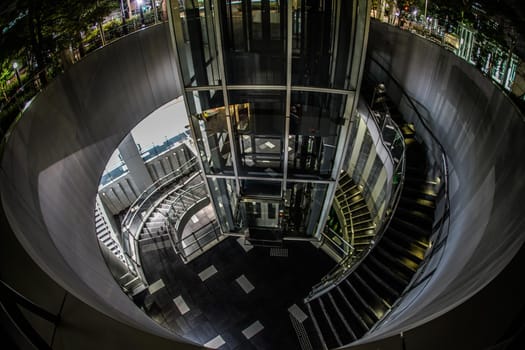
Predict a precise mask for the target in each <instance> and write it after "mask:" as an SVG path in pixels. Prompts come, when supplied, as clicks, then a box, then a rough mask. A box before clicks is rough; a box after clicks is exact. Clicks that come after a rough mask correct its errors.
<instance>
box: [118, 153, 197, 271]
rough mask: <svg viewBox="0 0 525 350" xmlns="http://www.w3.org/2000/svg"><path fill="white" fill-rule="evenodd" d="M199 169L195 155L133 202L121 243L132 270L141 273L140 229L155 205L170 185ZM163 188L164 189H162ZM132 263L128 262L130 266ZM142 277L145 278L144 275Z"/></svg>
mask: <svg viewBox="0 0 525 350" xmlns="http://www.w3.org/2000/svg"><path fill="white" fill-rule="evenodd" d="M197 170H198V164H197V159H196V158H195V157H193V158H192V159H190V160H189V161H187V162H186V163H184V164H182V165H181V166H180V167H179V168H178V169H177V170H175V171H173V172H171V173H169V174H167V175H166V176H164V177H161V178H160V179H158V180H157V181H155V182H154V183H153V184H152V185H150V186H149V187H148V188H147V189H146V190H145V191H144V192H142V193H141V194H140V195H139V197H138V198H137V199H136V200H135V201H134V202H133V203H132V204H131V206H130V208H129V210H128V212H127V213H126V216H125V217H124V219H123V220H122V224H121V234H120V237H119V238H120V244H121V246H122V250H123V252H124V255H125V256H126V258H127V260H129V262H130V263H131V266H133V268H132V269H131V270H132V272H133V273H134V274H135V275H137V274H140V273H141V269H140V258H139V255H138V251H137V250H138V247H137V240H138V235H139V233H140V229H141V228H142V226H143V225H144V223H145V220H146V219H147V217H148V215H146V214H147V212H148V211H149V210H151V208H152V207H153V205H154V204H155V202H156V201H157V200H159V198H160V197H161V196H162V194H163V193H166V192H168V191H170V186H171V187H175V186H177V185H178V183H179V181H180V180H181V179H182V178H184V177H186V176H189V175H190V174H191V173H192V172H195V171H197ZM161 190H162V191H161ZM129 265H130V264H128V266H129ZM142 279H143V280H144V278H143V276H142Z"/></svg>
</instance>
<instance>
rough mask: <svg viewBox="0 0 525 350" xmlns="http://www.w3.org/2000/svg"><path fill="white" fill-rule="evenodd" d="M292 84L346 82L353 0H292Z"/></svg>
mask: <svg viewBox="0 0 525 350" xmlns="http://www.w3.org/2000/svg"><path fill="white" fill-rule="evenodd" d="M292 6H293V9H292V21H293V23H292V54H293V58H292V60H293V64H292V85H302V86H319V87H330V88H336V89H345V88H350V87H348V86H345V85H347V82H346V77H347V76H348V74H349V73H348V67H349V66H350V65H349V63H350V57H351V56H350V44H351V35H352V27H353V23H352V18H354V17H353V15H352V12H353V7H354V1H352V0H345V1H338V0H325V1H323V2H322V5H321V4H318V5H317V6H315V5H312V2H311V1H309V0H294V1H292Z"/></svg>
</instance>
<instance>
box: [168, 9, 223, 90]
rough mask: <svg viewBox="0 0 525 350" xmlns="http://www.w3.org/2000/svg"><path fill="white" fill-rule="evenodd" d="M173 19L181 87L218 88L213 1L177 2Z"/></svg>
mask: <svg viewBox="0 0 525 350" xmlns="http://www.w3.org/2000/svg"><path fill="white" fill-rule="evenodd" d="M179 3H180V6H179V7H178V10H179V17H178V18H175V20H174V25H175V33H176V40H177V51H178V54H179V61H180V66H181V71H182V77H183V81H184V86H209V85H219V84H220V78H219V69H218V60H217V46H216V42H215V27H214V22H213V21H214V17H213V13H212V10H213V9H212V1H179Z"/></svg>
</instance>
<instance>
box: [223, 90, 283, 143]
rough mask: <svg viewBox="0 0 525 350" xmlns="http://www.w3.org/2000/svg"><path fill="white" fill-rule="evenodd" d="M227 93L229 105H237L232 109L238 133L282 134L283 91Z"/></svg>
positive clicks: (237, 91)
mask: <svg viewBox="0 0 525 350" xmlns="http://www.w3.org/2000/svg"><path fill="white" fill-rule="evenodd" d="M228 95H229V102H230V105H232V106H233V105H239V106H238V107H235V109H234V110H233V111H232V116H233V117H234V124H235V125H234V126H235V129H236V130H237V132H238V133H240V134H257V135H278V136H282V135H283V133H284V113H285V109H284V107H285V100H286V99H285V92H284V91H271V90H242V91H241V90H231V91H229V92H228Z"/></svg>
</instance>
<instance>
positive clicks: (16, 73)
mask: <svg viewBox="0 0 525 350" xmlns="http://www.w3.org/2000/svg"><path fill="white" fill-rule="evenodd" d="M13 69H14V70H15V75H16V80H17V81H18V87H22V81H21V80H20V73H19V72H18V62H13Z"/></svg>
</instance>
